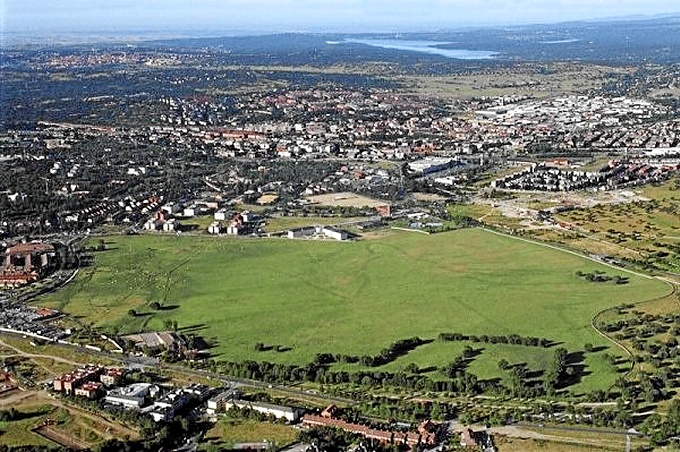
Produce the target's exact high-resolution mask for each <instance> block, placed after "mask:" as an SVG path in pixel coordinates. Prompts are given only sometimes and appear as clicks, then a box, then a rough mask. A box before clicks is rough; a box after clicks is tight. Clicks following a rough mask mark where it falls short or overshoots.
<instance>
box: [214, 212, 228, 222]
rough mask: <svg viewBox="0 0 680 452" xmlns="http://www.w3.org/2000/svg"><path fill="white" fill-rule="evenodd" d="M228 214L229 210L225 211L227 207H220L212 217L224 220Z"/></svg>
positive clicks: (216, 219)
mask: <svg viewBox="0 0 680 452" xmlns="http://www.w3.org/2000/svg"><path fill="white" fill-rule="evenodd" d="M228 215H229V212H227V209H220V210H218V211H217V212H215V214H214V215H213V217H214V218H215V221H226V220H227V216H228Z"/></svg>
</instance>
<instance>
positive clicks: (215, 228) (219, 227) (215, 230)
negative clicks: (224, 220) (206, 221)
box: [208, 221, 222, 234]
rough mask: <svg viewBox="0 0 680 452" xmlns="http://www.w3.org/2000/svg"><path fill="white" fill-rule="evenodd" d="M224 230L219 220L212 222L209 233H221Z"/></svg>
mask: <svg viewBox="0 0 680 452" xmlns="http://www.w3.org/2000/svg"><path fill="white" fill-rule="evenodd" d="M221 232H222V225H220V223H219V222H218V221H214V222H212V223H210V226H208V234H220V233H221Z"/></svg>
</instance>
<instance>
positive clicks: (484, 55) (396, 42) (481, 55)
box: [343, 39, 498, 60]
mask: <svg viewBox="0 0 680 452" xmlns="http://www.w3.org/2000/svg"><path fill="white" fill-rule="evenodd" d="M343 42H344V43H348V42H349V43H355V44H365V45H369V46H373V47H382V48H383V49H394V50H407V51H410V52H421V53H428V54H431V55H441V56H444V57H447V58H456V59H459V60H488V59H490V58H493V57H495V56H496V55H498V52H493V51H490V50H468V49H442V48H439V47H437V46H441V45H447V44H451V43H450V42H443V41H442V42H439V41H406V40H401V39H345V40H344V41H343Z"/></svg>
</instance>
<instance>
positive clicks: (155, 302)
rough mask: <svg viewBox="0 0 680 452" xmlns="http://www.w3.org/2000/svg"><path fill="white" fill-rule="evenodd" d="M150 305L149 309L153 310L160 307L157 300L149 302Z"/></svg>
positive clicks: (157, 309)
mask: <svg viewBox="0 0 680 452" xmlns="http://www.w3.org/2000/svg"><path fill="white" fill-rule="evenodd" d="M150 306H151V309H153V310H154V311H159V310H160V309H161V304H160V303H159V302H157V301H154V302H153V303H151V305H150Z"/></svg>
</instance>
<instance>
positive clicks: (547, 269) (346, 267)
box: [39, 229, 668, 390]
mask: <svg viewBox="0 0 680 452" xmlns="http://www.w3.org/2000/svg"><path fill="white" fill-rule="evenodd" d="M109 247H110V248H115V249H111V250H109V251H105V252H101V253H98V254H97V256H96V261H95V265H94V266H93V267H91V268H87V269H84V270H83V271H82V272H81V274H80V275H79V277H78V278H77V280H76V281H75V282H74V283H73V284H72V285H70V286H69V287H68V288H66V289H65V290H63V291H61V292H59V293H57V294H54V295H51V296H50V297H49V298H47V299H43V300H41V301H40V302H39V303H40V304H42V305H48V306H53V307H58V308H60V309H64V310H65V311H67V312H70V313H72V314H74V315H76V316H79V317H81V318H82V320H84V321H86V322H92V323H94V324H95V325H97V326H102V327H109V328H110V327H116V328H118V329H119V330H120V331H121V332H130V331H137V330H139V329H141V328H148V329H162V328H163V320H165V319H172V320H177V322H178V323H179V327H180V329H188V328H192V329H191V331H193V332H196V333H198V334H202V335H203V336H204V337H206V338H207V339H210V340H213V341H214V342H215V345H216V347H215V349H214V352H215V354H216V355H218V358H219V359H228V360H243V359H246V358H248V359H256V360H269V361H276V362H291V363H299V364H305V363H307V362H309V361H311V360H312V359H313V358H314V356H315V355H316V354H317V353H320V352H330V353H343V354H351V355H364V354H373V355H374V354H377V353H378V352H379V351H380V350H382V349H383V348H385V347H387V346H388V345H389V344H390V343H392V342H395V341H397V340H399V339H404V338H408V337H411V336H419V337H421V338H425V339H435V338H436V337H437V335H438V334H439V333H441V332H461V333H465V334H478V335H479V334H489V335H505V334H512V333H514V334H519V335H521V336H537V337H545V338H548V339H551V340H553V341H556V342H559V343H561V346H564V347H566V348H567V349H568V350H569V351H578V350H582V349H583V345H584V344H585V343H587V342H590V343H592V344H594V345H596V346H597V345H602V346H607V347H608V346H609V345H610V344H609V343H607V342H606V341H605V340H604V339H603V338H601V337H600V336H598V335H597V334H596V333H595V332H594V331H593V330H592V328H591V327H590V322H591V319H592V317H593V316H594V315H595V314H596V313H597V312H599V311H600V310H602V309H604V308H607V307H611V306H615V305H619V304H622V303H631V302H636V301H641V300H647V299H651V298H655V297H659V296H662V295H664V294H666V293H667V292H668V288H667V287H666V286H665V285H664V284H663V283H661V282H659V281H656V280H653V279H646V278H640V277H635V276H632V275H627V274H625V273H620V272H619V271H618V270H615V269H612V268H609V267H603V266H600V265H599V264H596V263H594V262H590V261H588V260H585V259H582V258H579V257H577V256H573V255H570V254H567V253H563V252H560V251H556V250H550V249H547V248H545V247H542V246H538V245H534V244H530V243H525V242H521V241H518V240H513V239H510V238H506V237H501V236H497V235H494V234H491V233H488V232H485V231H482V230H477V229H465V230H459V231H455V232H450V233H443V234H436V235H430V236H426V235H422V234H410V233H395V234H392V235H390V236H387V237H384V238H381V239H379V240H367V241H360V242H351V243H335V242H333V243H331V242H323V243H320V242H314V241H289V240H286V239H268V240H253V239H226V238H211V237H177V236H172V237H167V236H166V237H163V236H129V237H126V236H118V237H112V238H110V239H109ZM578 270H580V271H583V272H592V271H594V270H601V271H604V272H606V273H607V274H609V275H615V274H621V275H622V276H630V283H629V284H626V285H615V284H613V283H593V282H587V281H585V280H583V279H581V278H578V277H576V276H575V272H576V271H578ZM156 300H158V301H161V302H162V303H164V304H165V305H166V306H169V307H171V309H167V310H162V311H157V312H156V311H152V310H151V309H150V308H149V307H148V303H150V302H151V301H156ZM129 309H135V310H137V312H138V313H142V314H143V315H140V316H137V317H135V318H131V317H129V316H128V315H127V311H128V310H129ZM257 342H262V343H264V344H266V345H270V346H277V345H280V346H284V347H287V348H288V347H289V348H290V350H289V351H285V352H277V351H275V350H271V351H265V352H255V351H254V345H255V343H257ZM472 345H473V346H474V347H476V348H477V347H481V348H484V350H483V351H482V354H481V355H480V356H478V357H477V358H476V359H475V362H473V363H472V365H471V369H472V370H473V371H479V372H480V373H481V374H483V375H480V376H487V375H488V376H489V377H492V376H494V375H497V374H498V373H499V371H498V370H497V362H498V360H499V359H500V358H501V357H506V359H508V361H510V362H511V363H512V362H519V361H520V360H522V361H525V362H528V364H529V365H530V367H531V366H532V365H536V366H539V365H540V363H542V362H545V361H546V360H547V359H548V357H547V356H545V354H546V353H551V351H549V350H548V351H546V350H542V349H537V348H535V347H534V348H532V347H519V348H517V347H510V346H501V345H494V346H492V345H485V344H479V345H474V344H472ZM460 347H461V344H460V343H440V342H437V341H435V342H433V343H431V344H427V345H423V346H421V347H419V348H418V349H416V350H414V351H412V352H411V353H409V354H408V355H407V356H404V357H401V358H399V359H398V360H397V361H395V362H393V363H391V364H388V365H387V367H388V368H395V367H399V366H406V365H407V364H409V363H411V362H415V363H417V364H418V365H419V366H422V367H426V366H428V365H441V364H443V363H446V362H448V361H450V360H452V359H453V358H454V357H455V356H456V354H457V353H459V351H460ZM608 351H609V353H619V351H618V349H616V348H611V349H609V350H608ZM600 361H601V360H600V359H599V358H598V357H597V356H587V357H586V362H587V364H593V366H594V368H595V369H597V370H598V372H596V373H593V374H591V375H589V376H586V377H585V378H584V380H583V381H582V383H581V386H582V388H581V389H584V390H585V389H590V388H594V387H603V386H607V385H608V384H610V383H611V382H612V381H613V380H614V379H615V377H616V375H615V374H614V373H613V372H611V371H608V370H607V369H606V367H604V366H602V365H600ZM603 372H604V374H603Z"/></svg>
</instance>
